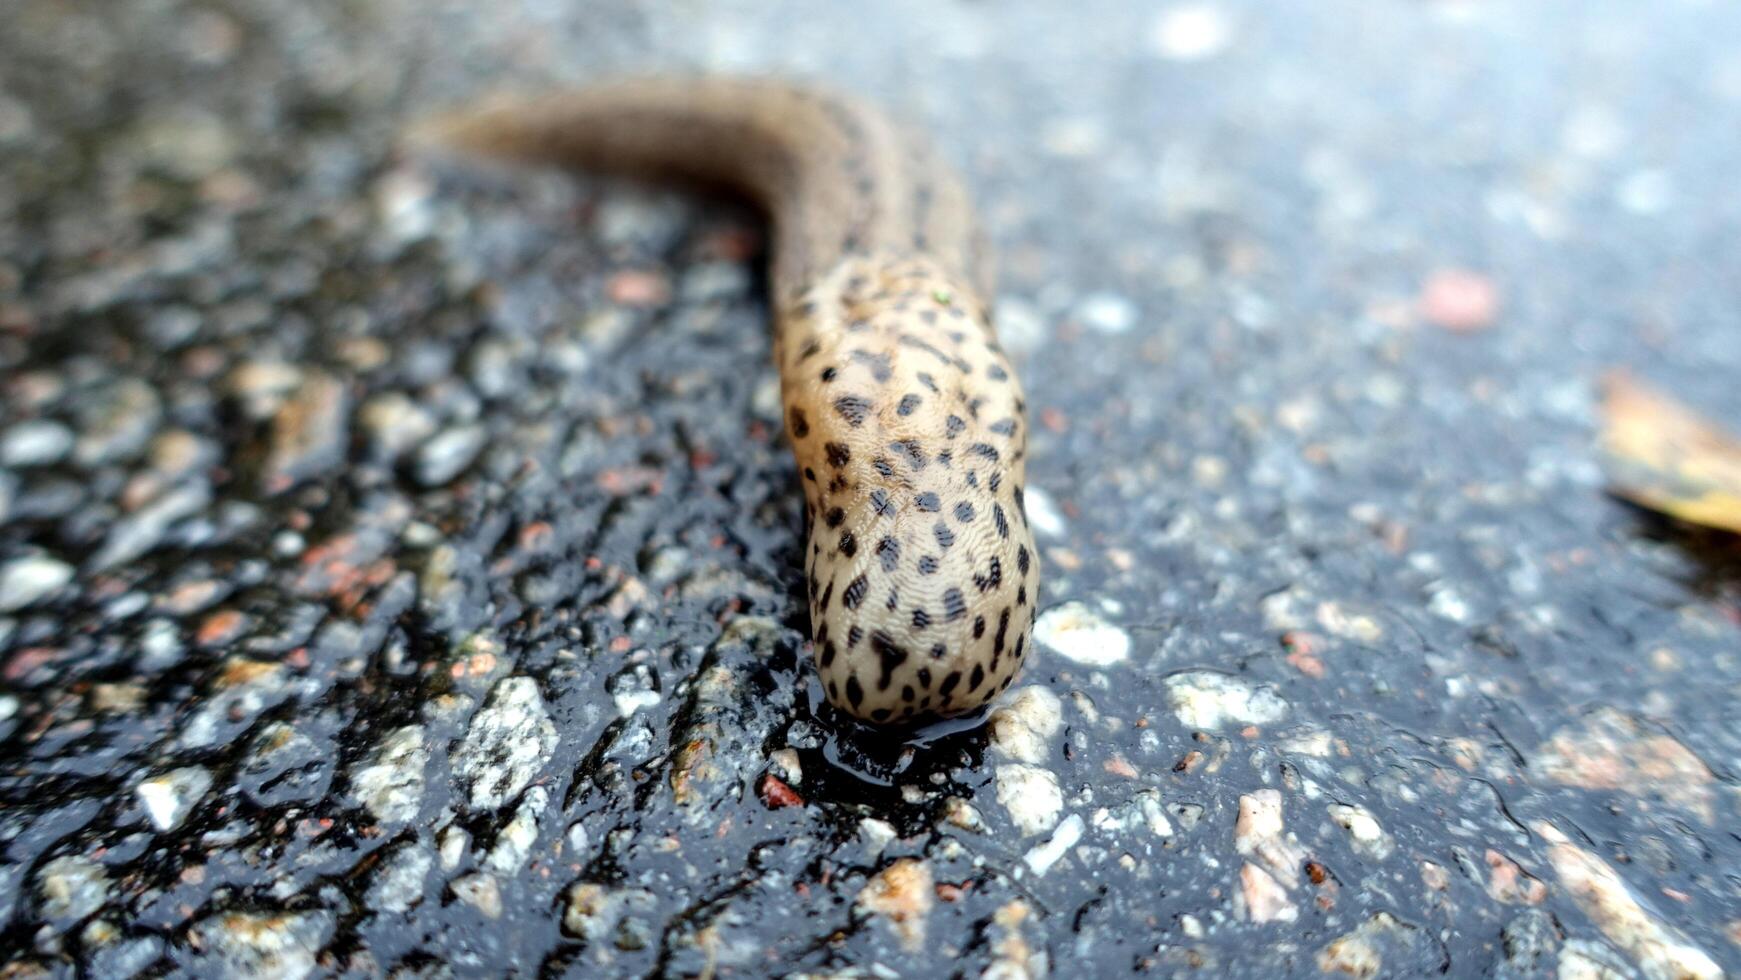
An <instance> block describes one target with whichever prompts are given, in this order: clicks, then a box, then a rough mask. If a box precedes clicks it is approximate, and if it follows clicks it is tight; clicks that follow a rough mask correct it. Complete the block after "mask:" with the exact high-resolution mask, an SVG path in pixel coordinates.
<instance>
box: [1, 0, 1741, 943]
mask: <svg viewBox="0 0 1741 980" xmlns="http://www.w3.org/2000/svg"><path fill="white" fill-rule="evenodd" d="M674 69H682V70H706V71H722V72H724V71H729V72H753V73H774V74H781V75H790V76H796V77H801V78H810V79H815V80H818V81H822V82H826V83H828V84H830V85H832V86H835V87H838V88H842V89H845V90H848V91H852V92H856V93H859V94H862V95H865V96H869V97H871V98H874V99H876V100H877V101H879V102H881V103H883V104H884V105H886V106H888V107H889V108H890V109H892V110H893V111H894V112H895V113H896V114H897V115H899V116H901V117H903V118H905V119H908V120H910V121H912V122H913V123H914V124H915V125H918V126H922V127H924V128H926V129H927V130H929V131H930V132H931V133H932V134H933V135H934V137H935V139H936V140H937V142H938V143H939V144H940V146H941V147H942V149H943V150H944V152H945V153H946V155H948V156H949V157H950V158H951V159H953V160H954V161H956V162H957V163H958V164H959V166H960V168H961V169H962V171H963V172H964V173H965V175H966V176H967V178H968V181H969V183H970V184H971V186H972V187H973V188H974V190H975V193H976V196H977V197H978V199H979V201H980V204H981V209H982V215H983V217H984V219H985V223H986V225H987V227H988V229H989V231H990V232H991V235H992V237H993V239H994V241H995V242H996V243H997V245H998V248H999V253H1000V259H1001V261H1000V268H1001V280H1002V288H1001V292H1000V295H999V313H998V327H999V331H1000V335H1001V336H1002V338H1003V340H1004V342H1005V346H1006V347H1007V348H1008V349H1009V350H1010V351H1011V353H1012V355H1014V356H1015V357H1016V359H1017V363H1018V365H1020V366H1021V367H1022V368H1023V378H1024V382H1025V384H1026V386H1027V389H1028V394H1029V399H1028V400H1029V403H1030V406H1031V411H1032V413H1033V422H1034V426H1033V435H1032V439H1033V444H1032V459H1033V470H1032V473H1031V480H1032V483H1031V487H1030V493H1029V497H1028V499H1029V511H1030V515H1029V516H1030V519H1031V520H1032V521H1033V524H1034V526H1035V529H1036V531H1037V532H1038V533H1039V535H1040V538H1041V543H1042V548H1043V550H1044V551H1045V557H1046V562H1045V568H1046V575H1047V579H1046V581H1045V590H1046V594H1045V595H1044V597H1043V599H1042V610H1043V614H1042V618H1041V623H1040V627H1039V630H1038V639H1039V641H1040V647H1041V650H1042V655H1041V657H1040V659H1039V660H1038V661H1037V662H1036V663H1034V664H1033V665H1032V666H1030V668H1029V669H1028V672H1027V674H1026V675H1025V677H1024V679H1023V682H1022V683H1021V685H1020V686H1019V687H1018V688H1015V689H1013V690H1012V692H1011V697H1010V699H1009V700H1008V702H1007V703H1005V704H1004V705H1003V706H1002V707H1001V708H1000V709H999V711H998V712H997V713H996V714H994V716H993V718H992V719H991V722H990V723H989V724H988V725H986V726H983V727H981V728H979V729H976V730H973V731H969V732H964V733H958V734H955V735H951V736H948V737H946V738H941V739H937V740H933V741H930V742H924V743H920V744H903V743H900V742H898V741H890V740H879V739H876V738H868V737H865V736H864V735H863V734H862V733H855V732H853V731H850V730H847V729H843V728H841V727H840V726H839V724H838V720H837V719H834V718H832V717H831V716H829V715H828V714H827V713H826V712H824V711H820V710H818V709H817V708H816V707H815V701H814V698H813V697H812V694H813V692H811V691H810V689H809V684H810V676H811V675H810V673H808V670H809V668H808V667H807V665H806V662H807V659H808V656H809V649H808V646H807V636H808V626H807V623H806V622H805V611H804V608H805V607H804V601H803V595H802V588H803V584H802V582H801V579H800V575H799V572H798V566H799V563H800V558H801V553H800V551H799V547H800V543H801V541H802V533H803V527H802V508H801V505H800V502H799V499H800V498H799V495H798V493H797V487H796V483H795V481H794V479H793V477H792V474H791V473H790V472H789V470H790V466H791V463H790V458H789V454H787V453H786V451H785V449H784V447H783V446H782V445H781V443H780V441H779V438H780V437H779V431H780V419H779V406H778V397H777V379H776V376H775V373H774V370H773V366H772V364H771V362H770V360H769V348H768V323H767V310H766V306H765V295H764V292H763V280H762V272H761V268H760V259H761V256H762V239H763V237H764V236H763V234H762V229H761V228H760V226H759V224H758V221H757V219H756V218H755V216H754V215H753V214H752V213H750V212H748V211H746V210H745V209H743V208H741V207H739V206H737V205H735V204H733V203H731V202H722V201H713V200H707V199H701V198H696V197H693V196H691V195H689V194H686V193H683V192H681V191H675V190H672V189H668V188H649V187H644V186H638V185H634V184H629V183H624V182H621V181H603V180H597V179H593V178H590V177H586V176H584V175H581V176H571V175H562V174H552V173H544V174H518V175H516V174H505V173H503V172H501V171H483V170H473V169H469V168H465V167H463V166H454V165H443V166H437V165H435V164H432V163H431V162H429V161H426V160H421V159H418V158H416V157H415V156H413V155H411V154H409V153H407V152H406V151H405V150H404V149H403V148H402V147H401V145H400V140H399V136H400V134H401V132H402V131H403V129H404V127H405V126H406V125H407V124H408V123H409V122H411V121H413V120H415V119H417V118H419V117H420V116H422V115H423V114H425V113H427V112H430V111H433V110H436V109H441V108H447V107H451V106H454V105H457V104H463V103H465V102H466V101H468V100H470V99H473V98H477V97H479V96H480V95H482V94H485V93H490V92H496V91H500V90H504V89H506V90H538V89H543V88H547V87H551V86H558V85H574V84H582V83H585V82H587V81H589V80H593V79H597V78H602V77H607V76H614V75H621V74H644V73H650V72H657V71H661V70H674ZM1738 122H1741V8H1736V7H1734V6H1733V5H1729V4H1723V3H1718V2H1692V0H1672V2H1666V3H1660V4H1650V5H1640V4H1629V3H1618V2H1613V3H1610V2H1598V3H1584V4H1576V5H1572V4H1562V3H1548V2H1539V3H1487V2H1424V0H1411V2H1400V0H1365V2H1352V0H1349V2H1342V0H1333V2H1314V3H1310V4H1298V3H1296V4H1264V3H1246V2H1236V0H1173V2H1163V3H1114V2H1103V0H1086V2H1078V3H1074V4H1070V5H1067V6H1061V5H1058V4H1052V3H1040V2H1003V3H993V2H961V0H955V2H918V0H914V2H865V3H856V4H852V5H850V6H842V5H836V4H827V5H823V4H807V3H792V2H754V3H751V2H721V3H700V2H693V0H690V2H675V3H650V2H649V3H630V2H598V3H589V2H571V3H562V2H548V0H547V2H507V3H495V4H487V5H485V4H466V3H451V2H426V0H420V2H415V3H413V2H404V0H343V2H339V0H335V2H308V3H294V4H285V3H275V2H267V0H259V2H252V0H211V2H168V0H131V2H127V3H120V4H116V3H106V2H78V0H9V2H7V3H6V4H5V5H4V6H3V7H0V739H3V741H0V956H3V957H4V961H5V965H4V967H0V971H3V972H6V973H7V974H8V975H16V976H35V975H57V976H58V975H73V974H74V973H75V972H77V973H82V974H84V975H92V976H106V977H120V976H138V975H161V974H163V973H165V972H169V971H184V972H186V973H190V974H193V975H200V976H235V975H259V976H294V977H301V976H309V975H322V976H324V975H377V974H384V973H391V974H393V975H397V976H465V975H480V974H482V975H499V974H504V973H508V972H523V973H531V972H533V971H539V972H540V973H543V974H548V975H575V976H591V975H617V974H621V975H635V976H695V975H701V976H709V975H711V976H761V975H787V974H789V973H794V972H801V971H809V972H810V973H812V974H819V975H838V976H870V975H879V976H881V975H897V974H898V975H906V976H933V975H936V976H942V975H956V974H960V975H981V974H995V975H997V976H1006V977H1007V976H1024V975H1026V976H1042V975H1047V974H1050V975H1054V976H1078V975H1080V976H1088V975H1110V974H1115V973H1116V974H1122V973H1126V972H1138V973H1140V972H1145V971H1149V972H1160V973H1174V972H1179V971H1181V970H1185V969H1192V968H1194V969H1202V970H1205V971H1207V972H1209V973H1213V974H1216V975H1241V976H1262V977H1275V976H1294V975H1300V976H1305V975H1319V974H1320V973H1321V972H1345V973H1349V974H1351V975H1354V976H1377V975H1384V976H1416V975H1427V974H1434V975H1439V974H1450V975H1457V976H1472V975H1482V976H1507V977H1525V976H1551V975H1558V976H1561V977H1569V976H1576V977H1627V976H1690V977H1710V976H1718V975H1721V973H1722V971H1723V970H1724V969H1725V968H1727V969H1728V970H1729V971H1731V972H1732V971H1735V970H1736V969H1741V877H1737V873H1736V869H1737V868H1738V867H1741V842H1738V840H1737V838H1736V837H1735V836H1734V835H1733V834H1732V833H1730V832H1728V831H1727V830H1726V829H1725V828H1726V827H1729V826H1733V825H1734V822H1735V820H1736V819H1737V817H1738V816H1741V813H1738V804H1737V793H1736V780H1735V776H1734V773H1735V771H1736V769H1737V767H1738V766H1741V713H1738V709H1737V707H1736V705H1737V704H1738V703H1741V701H1738V699H1737V698H1736V697H1735V695H1736V693H1737V683H1738V681H1737V677H1738V676H1741V672H1738V667H1741V665H1738V663H1737V650H1738V649H1741V644H1738V643H1737V638H1738V637H1741V633H1738V632H1737V630H1738V629H1741V559H1738V558H1737V552H1736V549H1735V539H1734V537H1733V535H1727V534H1724V533H1723V532H1721V531H1716V530H1700V529H1698V528H1695V527H1692V526H1688V525H1683V524H1676V523H1673V522H1671V521H1668V520H1665V519H1662V518H1659V517H1656V516H1653V515H1651V514H1649V513H1647V512H1645V511H1643V510H1640V509H1636V508H1633V507H1630V506H1627V505H1625V504H1622V503H1621V502H1619V501H1617V500H1615V499H1614V498H1613V497H1612V496H1611V495H1610V494H1609V493H1608V490H1610V489H1611V488H1612V487H1611V484H1610V481H1609V479H1608V478H1607V477H1606V476H1605V474H1604V469H1603V465H1604V463H1603V459H1602V456H1601V453H1600V452H1599V451H1598V448H1597V443H1598V437H1599V433H1600V432H1601V431H1602V429H1603V426H1604V414H1603V407H1602V406H1603V402H1602V393H1601V392H1602V389H1601V386H1600V383H1601V379H1602V378H1604V377H1605V376H1608V375H1610V373H1611V372H1613V371H1615V370H1616V369H1625V370H1627V371H1629V372H1631V374H1632V376H1634V377H1636V378H1639V379H1642V380H1644V381H1647V382H1648V383H1650V384H1652V385H1654V386H1655V387H1657V388H1659V389H1664V390H1667V391H1669V392H1672V393H1673V394H1674V395H1675V396H1676V397H1678V398H1679V399H1681V400H1683V401H1685V402H1686V403H1687V405H1688V406H1690V407H1691V409H1692V410H1696V411H1697V412H1699V413H1702V414H1703V415H1704V416H1705V417H1707V418H1709V419H1714V420H1717V421H1718V422H1719V423H1726V424H1728V425H1730V427H1731V429H1733V427H1734V420H1736V419H1738V418H1741V387H1738V386H1737V385H1736V384H1735V379H1736V378H1737V377H1738V376H1741V313H1738V312H1737V311H1738V310H1741V302H1738V301H1741V277H1738V276H1737V269H1738V265H1737V261H1738V260H1737V257H1736V249H1735V246H1734V238H1735V229H1736V228H1737V227H1738V221H1741V195H1737V194H1736V193H1735V189H1734V184H1735V175H1736V161H1737V160H1738V159H1741V125H1737V123H1738ZM1653 404H1654V403H1653ZM1653 411H1654V412H1655V413H1656V414H1655V415H1653V417H1658V416H1661V415H1662V414H1663V412H1664V410H1662V409H1660V408H1657V409H1653ZM1609 422H1610V424H1611V423H1612V419H1610V420H1609ZM1646 428H1649V427H1648V426H1647V427H1646ZM1708 442H1709V440H1707V443H1708ZM1634 455H1638V454H1634ZM1683 475H1684V474H1683ZM1695 483H1697V481H1695ZM1698 485H1699V486H1701V487H1702V486H1703V484H1698ZM1736 492H1738V493H1741V491H1736ZM1628 495H1629V496H1631V497H1633V498H1635V499H1636V498H1640V497H1643V496H1647V495H1646V494H1642V493H1632V492H1629V494H1628ZM1671 496H1672V495H1671ZM1682 496H1685V494H1684V493H1682ZM1658 503H1659V504H1660V500H1659V501H1658ZM1660 509H1668V510H1673V508H1672V507H1666V506H1664V507H1661V508H1660ZM1735 520H1737V521H1741V517H1737V518H1735ZM1706 523H1712V524H1716V525H1718V526H1721V524H1720V522H1719V521H1715V520H1713V521H1707V522H1706ZM1729 526H1734V525H1729ZM854 971H857V972H854Z"/></svg>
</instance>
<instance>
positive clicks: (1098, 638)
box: [1034, 602, 1130, 667]
mask: <svg viewBox="0 0 1741 980" xmlns="http://www.w3.org/2000/svg"><path fill="white" fill-rule="evenodd" d="M1034 639H1035V641H1037V642H1039V643H1043V644H1045V646H1046V649H1048V650H1051V651H1053V652H1055V653H1057V654H1058V655H1059V656H1061V657H1063V658H1065V659H1066V660H1072V661H1075V662H1076V663H1079V664H1084V665H1087V666H1089V667H1110V666H1112V665H1113V664H1117V663H1123V662H1124V661H1125V660H1126V659H1127V658H1128V657H1129V656H1130V635H1129V634H1128V633H1126V632H1125V631H1124V630H1123V629H1120V628H1119V627H1117V626H1115V625H1113V624H1112V623H1109V622H1107V621H1106V620H1104V619H1101V618H1100V617H1099V616H1098V615H1096V614H1095V613H1094V611H1093V610H1091V609H1089V608H1088V607H1087V606H1085V605H1083V604H1082V603H1080V602H1066V603H1064V604H1063V605H1061V606H1053V607H1052V608H1051V609H1048V610H1046V611H1045V612H1044V613H1041V614H1040V619H1039V621H1038V622H1036V623H1035V624H1034Z"/></svg>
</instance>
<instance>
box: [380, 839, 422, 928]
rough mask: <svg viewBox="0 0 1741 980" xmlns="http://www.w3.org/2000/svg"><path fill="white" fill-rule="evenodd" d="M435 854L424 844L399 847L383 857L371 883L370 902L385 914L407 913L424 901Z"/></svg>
mask: <svg viewBox="0 0 1741 980" xmlns="http://www.w3.org/2000/svg"><path fill="white" fill-rule="evenodd" d="M434 866H435V855H434V854H433V853H431V852H430V850H429V848H428V847H427V846H426V845H424V843H423V842H422V841H418V840H412V841H407V842H406V843H403V844H399V845H395V846H394V847H393V848H392V849H391V850H389V851H388V852H387V854H386V855H385V856H384V857H382V858H381V863H380V864H379V865H377V866H376V868H375V874H374V878H373V880H371V881H370V883H369V893H368V903H369V906H370V907H371V908H375V909H379V910H381V911H384V912H407V911H410V910H411V908H412V906H414V905H416V904H417V903H419V902H421V901H422V900H423V884H424V881H425V880H426V879H427V878H428V877H429V870H430V869H431V868H433V867H434Z"/></svg>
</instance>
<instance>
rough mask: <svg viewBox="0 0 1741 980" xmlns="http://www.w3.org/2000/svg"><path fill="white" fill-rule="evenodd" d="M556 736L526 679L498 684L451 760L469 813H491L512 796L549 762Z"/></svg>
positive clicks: (533, 685)
mask: <svg viewBox="0 0 1741 980" xmlns="http://www.w3.org/2000/svg"><path fill="white" fill-rule="evenodd" d="M559 741H561V736H559V735H557V733H556V726H555V725H554V724H552V723H551V721H550V713H549V711H548V710H546V708H545V706H544V696H543V695H542V694H540V693H539V691H538V685H537V683H536V682H535V681H533V680H532V678H530V677H509V678H505V679H503V680H502V681H501V682H500V683H498V684H497V685H496V686H495V689H494V690H492V691H491V692H490V699H489V701H488V702H487V703H486V704H485V705H484V707H483V709H482V710H480V711H479V712H478V713H477V714H476V715H475V716H473V717H472V722H471V727H470V728H469V729H468V730H467V731H466V735H465V739H464V741H462V742H461V743H460V746H459V748H458V749H457V750H456V751H455V752H454V754H453V771H454V775H456V776H458V777H459V778H460V779H461V780H463V781H465V782H466V783H467V784H468V787H469V789H468V795H467V799H468V800H469V801H470V803H471V805H472V807H473V808H475V809H481V810H494V809H497V808H498V807H500V806H501V805H502V804H504V803H506V802H508V801H509V800H511V799H513V798H514V797H516V796H518V795H519V794H520V792H521V791H522V790H524V789H525V788H526V786H527V785H528V784H530V783H531V782H532V779H533V777H534V776H536V775H538V773H539V771H540V770H541V769H543V767H544V764H545V763H546V762H548V761H550V756H551V753H553V752H555V751H556V745H557V743H558V742H559Z"/></svg>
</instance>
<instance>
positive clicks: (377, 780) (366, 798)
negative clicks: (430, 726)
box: [350, 725, 429, 824]
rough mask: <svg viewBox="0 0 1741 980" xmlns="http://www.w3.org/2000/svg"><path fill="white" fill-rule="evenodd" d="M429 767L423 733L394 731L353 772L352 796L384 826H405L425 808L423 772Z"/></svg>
mask: <svg viewBox="0 0 1741 980" xmlns="http://www.w3.org/2000/svg"><path fill="white" fill-rule="evenodd" d="M428 763H429V750H428V749H426V748H425V747H424V738H423V729H421V728H419V727H417V726H415V725H407V726H405V727H404V728H397V729H394V730H393V731H391V732H388V733H387V737H386V738H384V739H382V740H381V744H380V745H378V746H376V747H375V751H374V752H372V753H370V755H369V757H368V759H367V761H365V762H364V764H363V765H361V766H358V767H356V768H354V769H352V770H351V773H350V780H351V788H350V792H351V796H352V797H354V798H355V799H356V800H357V802H359V803H361V804H362V805H363V806H364V807H365V808H367V809H368V811H369V812H370V813H372V814H374V815H375V819H377V820H379V821H381V822H382V823H385V824H402V823H405V822H406V821H409V820H410V819H411V818H413V817H415V816H417V811H418V810H419V809H420V808H421V807H422V806H423V785H424V778H423V768H424V766H426V765H428Z"/></svg>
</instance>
